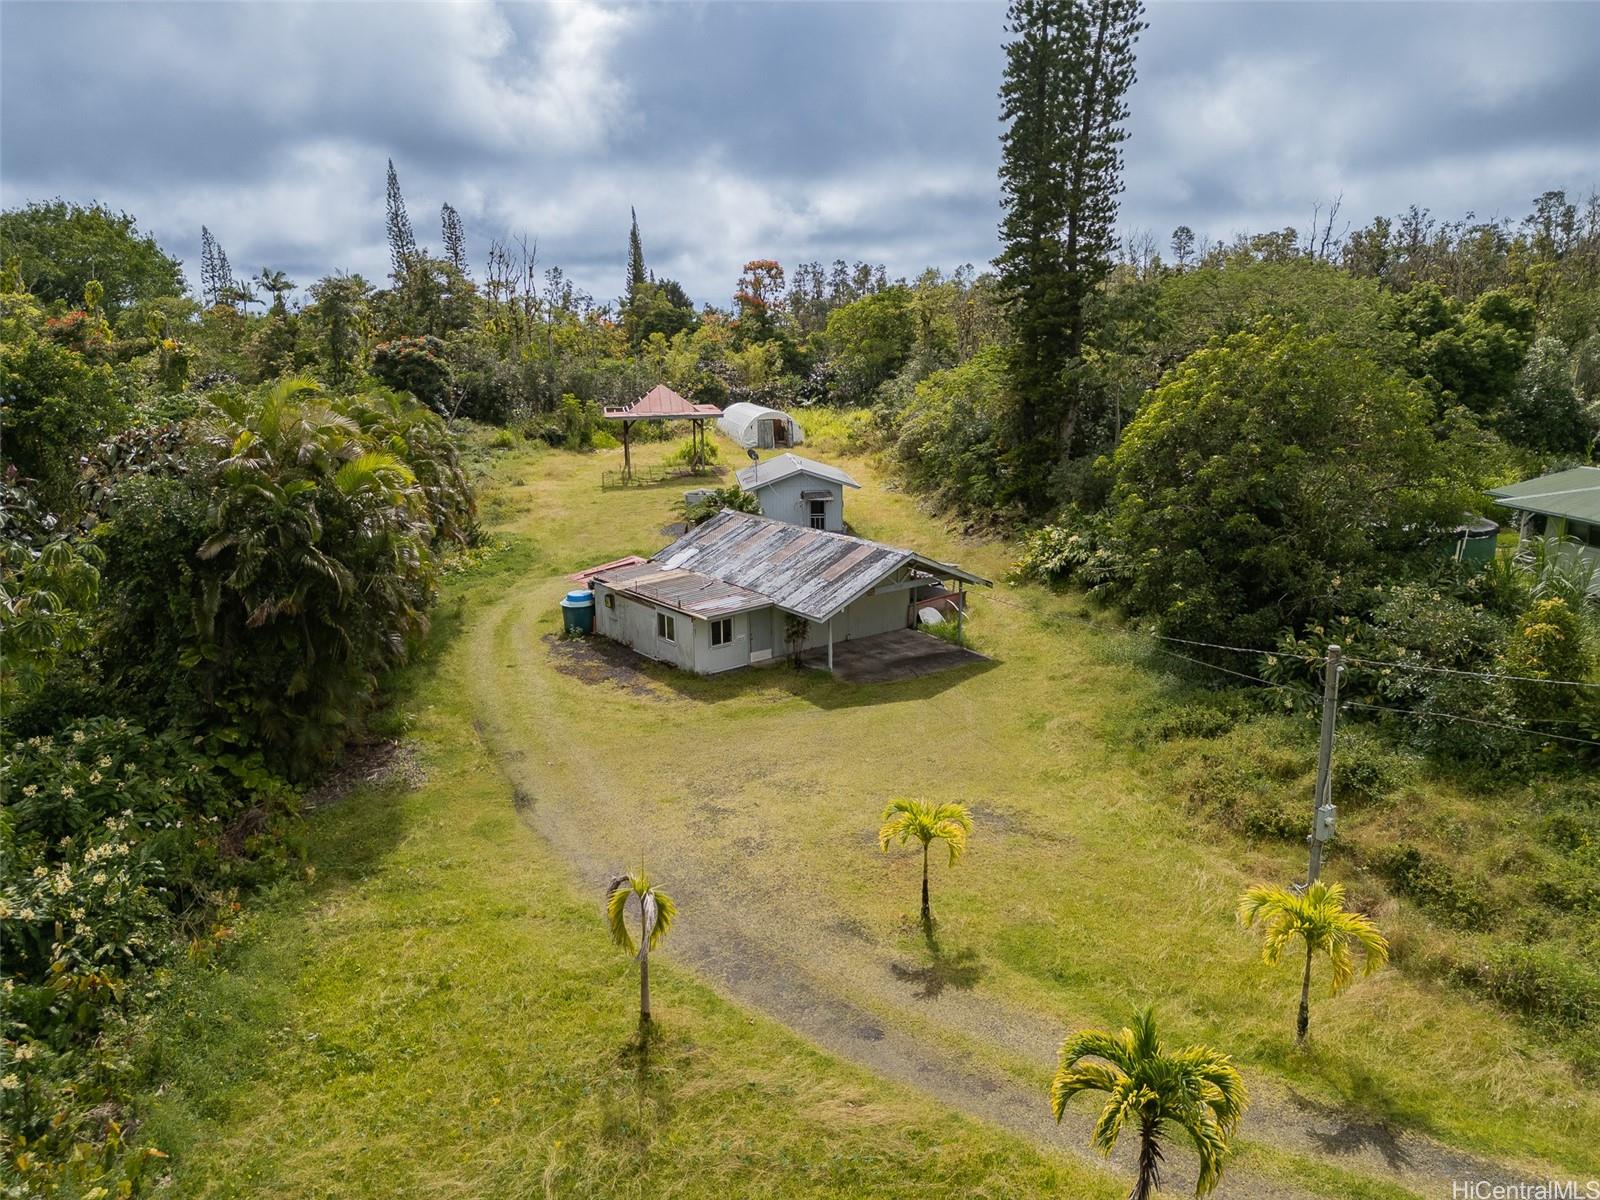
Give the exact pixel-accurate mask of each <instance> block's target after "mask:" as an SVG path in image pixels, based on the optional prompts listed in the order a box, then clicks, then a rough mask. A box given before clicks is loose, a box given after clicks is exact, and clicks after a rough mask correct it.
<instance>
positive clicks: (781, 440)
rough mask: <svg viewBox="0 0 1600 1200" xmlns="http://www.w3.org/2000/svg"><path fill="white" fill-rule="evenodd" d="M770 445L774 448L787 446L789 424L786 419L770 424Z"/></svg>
mask: <svg viewBox="0 0 1600 1200" xmlns="http://www.w3.org/2000/svg"><path fill="white" fill-rule="evenodd" d="M772 444H773V445H774V446H787V445H788V444H789V422H788V420H787V419H784V420H782V421H774V422H773V423H772Z"/></svg>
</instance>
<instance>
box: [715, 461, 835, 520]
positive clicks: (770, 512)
mask: <svg viewBox="0 0 1600 1200" xmlns="http://www.w3.org/2000/svg"><path fill="white" fill-rule="evenodd" d="M738 477H739V486H740V487H742V488H743V489H744V490H745V491H747V492H749V493H750V494H751V495H753V496H754V497H755V498H756V499H757V500H759V501H761V512H762V514H763V515H764V516H768V517H771V518H772V519H773V520H774V521H787V522H789V524H791V525H804V526H806V527H807V528H808V529H827V530H831V531H832V532H834V533H842V532H843V531H844V490H845V488H847V487H852V488H858V489H859V488H860V487H861V485H860V484H859V483H857V482H856V481H855V480H854V479H851V478H850V476H849V475H847V474H845V472H843V471H841V470H839V468H838V467H830V466H828V465H827V464H826V463H819V462H816V461H814V460H812V459H809V458H801V457H800V456H799V455H798V454H780V455H778V456H777V457H775V458H769V459H767V461H766V462H760V463H756V464H754V465H753V466H749V467H745V468H744V470H742V471H740V472H738Z"/></svg>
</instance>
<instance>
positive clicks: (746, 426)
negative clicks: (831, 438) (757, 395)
mask: <svg viewBox="0 0 1600 1200" xmlns="http://www.w3.org/2000/svg"><path fill="white" fill-rule="evenodd" d="M717 428H718V429H720V430H721V431H722V432H723V434H724V435H726V436H727V437H728V438H730V439H731V440H732V441H734V442H735V443H737V444H738V445H740V446H743V447H744V448H745V449H746V450H772V449H782V448H783V447H785V446H798V445H800V443H801V442H803V441H805V440H806V434H805V430H803V429H801V428H800V426H799V424H798V423H797V422H796V421H795V419H794V418H793V417H791V416H789V414H788V413H782V412H779V411H778V410H777V409H775V408H767V407H765V406H764V405H760V404H751V403H750V402H749V401H746V400H741V401H740V402H739V403H738V404H730V405H728V407H727V408H725V409H723V410H722V415H721V416H720V417H718V418H717Z"/></svg>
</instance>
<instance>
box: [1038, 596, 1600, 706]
mask: <svg viewBox="0 0 1600 1200" xmlns="http://www.w3.org/2000/svg"><path fill="white" fill-rule="evenodd" d="M1013 607H1016V608H1021V607H1022V606H1021V605H1014V606H1013ZM1063 615H1065V616H1068V617H1071V618H1073V619H1074V620H1077V621H1082V622H1083V623H1084V624H1085V625H1088V626H1089V627H1090V628H1091V629H1096V630H1099V631H1100V632H1102V633H1120V634H1122V635H1124V636H1126V637H1148V638H1154V639H1155V640H1156V641H1160V642H1176V643H1178V644H1181V645H1185V646H1200V647H1204V648H1205V649H1207V650H1228V651H1231V652H1232V653H1234V654H1254V655H1256V656H1257V657H1261V658H1289V659H1296V660H1298V661H1300V662H1303V663H1305V664H1306V665H1307V666H1314V665H1316V664H1318V663H1322V662H1326V661H1327V656H1326V655H1322V654H1308V653H1306V652H1304V651H1299V650H1266V649H1263V648H1261V647H1260V646H1230V645H1228V644H1227V643H1225V642H1206V641H1201V640H1200V639H1198V638H1185V637H1177V636H1175V635H1173V634H1165V633H1154V632H1151V631H1149V630H1144V629H1137V628H1135V629H1129V628H1127V627H1126V626H1119V625H1102V624H1100V623H1099V622H1097V621H1095V620H1094V619H1093V618H1092V617H1086V616H1082V615H1080V614H1079V613H1065V614H1063ZM1163 653H1167V652H1166V651H1163ZM1175 657H1177V658H1183V659H1185V661H1188V662H1193V663H1198V664H1199V665H1200V666H1205V667H1213V668H1214V669H1215V670H1218V671H1224V672H1226V673H1227V674H1230V675H1238V676H1239V677H1240V678H1241V679H1250V680H1254V681H1255V682H1258V683H1267V682H1268V681H1267V680H1264V679H1261V678H1260V677H1258V676H1255V675H1249V674H1246V673H1244V672H1240V671H1229V670H1228V669H1227V668H1226V667H1218V666H1216V665H1215V664H1214V663H1207V662H1202V661H1201V660H1200V659H1194V658H1189V657H1188V656H1187V655H1182V654H1178V655H1175ZM1343 661H1344V662H1347V663H1360V664H1361V665H1362V666H1366V667H1394V668H1397V669H1399V670H1402V671H1430V672H1433V673H1434V674H1438V675H1459V676H1462V677H1465V678H1470V679H1487V680H1490V681H1491V682H1493V681H1497V680H1498V681H1500V682H1503V683H1545V684H1550V685H1552V686H1554V687H1574V688H1596V689H1600V683H1590V682H1587V681H1584V680H1579V679H1540V678H1538V677H1537V676H1534V675H1507V674H1503V673H1501V672H1498V671H1467V670H1463V669H1461V668H1459V667H1434V666H1429V665H1428V664H1427V663H1407V662H1393V661H1390V660H1388V659H1381V658H1358V657H1356V656H1355V655H1353V654H1347V655H1345V656H1344V658H1343ZM1269 686H1278V685H1274V684H1269ZM1307 694H1308V695H1309V694H1310V693H1309V692H1308V693H1307Z"/></svg>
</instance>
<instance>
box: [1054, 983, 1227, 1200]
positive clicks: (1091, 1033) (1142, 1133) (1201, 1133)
mask: <svg viewBox="0 0 1600 1200" xmlns="http://www.w3.org/2000/svg"><path fill="white" fill-rule="evenodd" d="M1080 1092H1104V1093H1105V1094H1106V1101H1105V1107H1104V1108H1103V1109H1102V1110H1101V1113H1100V1116H1099V1118H1098V1119H1097V1120H1096V1121H1095V1124H1094V1132H1093V1133H1091V1134H1090V1138H1089V1140H1090V1144H1091V1145H1093V1146H1094V1147H1095V1149H1097V1150H1099V1151H1100V1152H1101V1153H1102V1154H1106V1155H1109V1154H1110V1153H1111V1152H1112V1151H1113V1150H1114V1149H1116V1146H1117V1142H1118V1141H1119V1140H1120V1139H1121V1137H1122V1134H1123V1131H1124V1130H1131V1131H1132V1132H1134V1133H1135V1134H1136V1136H1137V1137H1138V1139H1139V1158H1138V1164H1139V1165H1138V1175H1137V1176H1136V1177H1135V1179H1134V1184H1133V1190H1132V1191H1130V1192H1129V1193H1128V1200H1149V1198H1150V1197H1151V1196H1153V1195H1154V1194H1155V1192H1156V1189H1157V1188H1159V1187H1160V1186H1161V1170H1162V1163H1163V1158H1164V1156H1163V1154H1162V1149H1161V1147H1162V1144H1163V1143H1164V1142H1166V1141H1168V1140H1169V1139H1170V1138H1171V1137H1172V1136H1173V1135H1174V1134H1175V1133H1176V1134H1181V1135H1183V1136H1184V1137H1186V1138H1187V1139H1188V1141H1189V1142H1190V1144H1191V1145H1192V1146H1193V1148H1194V1152H1195V1154H1196V1156H1197V1157H1198V1158H1199V1160H1200V1171H1199V1175H1198V1176H1197V1178H1196V1180H1195V1189H1194V1190H1195V1195H1197V1196H1203V1195H1205V1194H1207V1193H1208V1192H1211V1191H1213V1190H1215V1188H1216V1186H1217V1184H1218V1183H1219V1182H1220V1181H1221V1179H1222V1171H1223V1166H1224V1164H1225V1163H1226V1161H1227V1159H1228V1155H1229V1154H1230V1153H1231V1151H1232V1145H1231V1139H1232V1137H1233V1133H1234V1130H1235V1129H1237V1128H1238V1125H1239V1118H1240V1117H1242V1116H1243V1115H1244V1111H1245V1108H1246V1107H1247V1106H1248V1105H1249V1103H1250V1097H1249V1093H1248V1092H1247V1091H1246V1090H1245V1086H1244V1080H1243V1079H1242V1078H1241V1077H1240V1075H1239V1071H1238V1069H1237V1068H1236V1067H1235V1066H1234V1065H1233V1061H1232V1060H1231V1059H1230V1058H1229V1057H1228V1056H1227V1055H1225V1054H1219V1053H1217V1051H1215V1050H1213V1049H1211V1047H1209V1046H1200V1045H1196V1046H1186V1047H1184V1048H1183V1049H1181V1050H1169V1049H1167V1047H1166V1046H1165V1045H1164V1044H1163V1043H1162V1041H1161V1038H1160V1035H1159V1033H1158V1032H1157V1030H1156V1018H1155V1013H1154V1011H1153V1010H1151V1009H1145V1010H1144V1011H1143V1012H1141V1013H1138V1014H1136V1015H1135V1016H1134V1018H1133V1024H1132V1026H1131V1027H1124V1028H1123V1029H1122V1030H1121V1031H1119V1032H1117V1033H1107V1032H1104V1031H1102V1030H1099V1029H1088V1030H1084V1031H1083V1032H1081V1033H1075V1034H1073V1035H1072V1036H1071V1037H1069V1038H1068V1039H1067V1040H1066V1041H1065V1042H1063V1043H1062V1045H1061V1055H1060V1061H1059V1065H1058V1066H1057V1067H1056V1073H1055V1077H1054V1078H1053V1079H1052V1080H1051V1081H1050V1111H1051V1112H1053V1113H1054V1114H1055V1118H1056V1120H1057V1121H1060V1120H1061V1118H1062V1116H1063V1115H1064V1114H1065V1113H1066V1111H1067V1105H1068V1103H1070V1102H1071V1100H1072V1098H1073V1097H1074V1096H1076V1095H1078V1093H1080Z"/></svg>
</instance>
